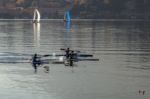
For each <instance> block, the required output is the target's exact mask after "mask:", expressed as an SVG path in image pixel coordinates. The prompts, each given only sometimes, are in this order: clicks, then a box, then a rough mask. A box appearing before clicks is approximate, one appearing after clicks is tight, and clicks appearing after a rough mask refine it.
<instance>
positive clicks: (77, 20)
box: [0, 19, 150, 21]
mask: <svg viewBox="0 0 150 99" xmlns="http://www.w3.org/2000/svg"><path fill="white" fill-rule="evenodd" d="M9 20H10V21H13V20H14V21H20V20H22V21H28V20H29V21H30V20H32V19H0V21H9ZM44 20H52V21H63V19H41V21H44ZM72 21H150V19H72Z"/></svg>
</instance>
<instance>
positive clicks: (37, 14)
mask: <svg viewBox="0 0 150 99" xmlns="http://www.w3.org/2000/svg"><path fill="white" fill-rule="evenodd" d="M40 19H41V15H40V12H39V11H38V10H37V9H35V10H34V15H33V22H34V23H38V22H40Z"/></svg>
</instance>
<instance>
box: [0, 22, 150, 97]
mask: <svg viewBox="0 0 150 99" xmlns="http://www.w3.org/2000/svg"><path fill="white" fill-rule="evenodd" d="M149 27H150V22H145V21H144V22H143V21H89V20H84V21H73V22H72V23H64V22H62V21H61V20H43V21H42V22H41V23H40V24H36V25H35V24H32V23H31V22H30V21H27V20H24V21H21V20H18V21H11V20H10V21H6V20H5V21H0V55H2V54H6V53H7V54H11V53H22V54H29V55H32V54H34V53H38V54H42V55H44V54H50V53H53V52H56V53H57V52H58V53H59V52H61V51H60V48H67V47H70V48H71V49H74V50H80V51H82V52H85V53H89V54H93V55H94V57H95V58H99V59H100V61H97V62H91V61H90V62H89V61H84V62H78V63H76V64H77V66H76V67H74V68H70V67H65V66H64V65H62V64H59V65H58V64H57V65H56V64H49V66H50V72H49V73H45V72H44V68H43V67H39V68H38V72H37V73H36V74H35V73H34V69H33V67H32V66H31V64H29V63H18V64H7V63H5V64H2V63H1V64H0V98H1V99H141V98H142V99H149V98H150V61H149V59H150V28H149ZM10 61H11V60H10ZM139 90H145V91H146V92H145V94H144V95H142V94H139V93H138V91H139Z"/></svg>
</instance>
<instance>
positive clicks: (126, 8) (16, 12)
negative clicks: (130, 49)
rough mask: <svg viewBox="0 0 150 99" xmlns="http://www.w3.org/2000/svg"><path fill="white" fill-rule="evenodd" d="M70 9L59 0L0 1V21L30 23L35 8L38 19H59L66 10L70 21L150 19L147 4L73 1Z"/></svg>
mask: <svg viewBox="0 0 150 99" xmlns="http://www.w3.org/2000/svg"><path fill="white" fill-rule="evenodd" d="M77 1H78V2H77ZM81 1H82V2H81ZM83 1H84V2H83ZM67 2H68V1H67ZM71 5H72V4H71V3H69V2H68V3H64V1H63V0H44V2H43V0H0V19H32V17H33V12H34V9H35V8H37V9H38V10H39V11H40V13H41V18H42V19H61V18H63V17H64V13H65V11H66V10H67V9H70V10H71V17H72V18H73V19H108V20H111V19H124V20H126V19H138V20H139V19H144V20H148V19H150V6H149V5H150V0H123V1H122V0H75V2H74V4H73V6H71ZM70 6H71V7H70Z"/></svg>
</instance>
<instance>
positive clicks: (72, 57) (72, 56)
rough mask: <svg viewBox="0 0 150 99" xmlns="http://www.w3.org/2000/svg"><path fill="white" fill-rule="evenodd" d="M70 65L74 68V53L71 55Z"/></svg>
mask: <svg viewBox="0 0 150 99" xmlns="http://www.w3.org/2000/svg"><path fill="white" fill-rule="evenodd" d="M69 56H70V57H69V64H70V66H73V61H74V51H71V53H70V54H69Z"/></svg>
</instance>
